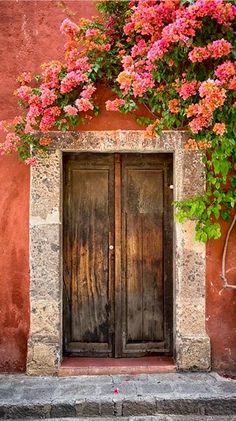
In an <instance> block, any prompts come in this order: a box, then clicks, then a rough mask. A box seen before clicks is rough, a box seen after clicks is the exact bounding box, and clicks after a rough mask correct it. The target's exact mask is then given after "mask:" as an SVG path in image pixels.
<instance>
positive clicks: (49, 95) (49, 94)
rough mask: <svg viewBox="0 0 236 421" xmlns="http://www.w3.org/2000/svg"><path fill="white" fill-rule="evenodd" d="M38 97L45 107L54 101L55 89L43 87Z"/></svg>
mask: <svg viewBox="0 0 236 421" xmlns="http://www.w3.org/2000/svg"><path fill="white" fill-rule="evenodd" d="M40 99H41V103H42V107H44V108H45V107H48V106H49V105H52V104H53V103H54V102H55V101H56V99H57V95H56V93H55V91H53V90H51V89H48V88H44V89H43V90H42V93H41V97H40Z"/></svg>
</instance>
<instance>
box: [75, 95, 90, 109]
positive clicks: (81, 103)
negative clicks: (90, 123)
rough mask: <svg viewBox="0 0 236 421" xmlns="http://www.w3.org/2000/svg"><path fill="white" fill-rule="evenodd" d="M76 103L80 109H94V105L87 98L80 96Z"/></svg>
mask: <svg viewBox="0 0 236 421" xmlns="http://www.w3.org/2000/svg"><path fill="white" fill-rule="evenodd" d="M75 105H76V107H77V108H78V110H79V111H85V112H86V111H89V110H93V109H94V105H93V104H92V103H91V102H90V101H89V99H87V98H79V99H77V100H76V101H75Z"/></svg>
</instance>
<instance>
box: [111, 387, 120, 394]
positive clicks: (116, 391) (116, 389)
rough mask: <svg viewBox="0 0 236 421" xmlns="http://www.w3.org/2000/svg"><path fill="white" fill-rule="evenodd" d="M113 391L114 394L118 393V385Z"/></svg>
mask: <svg viewBox="0 0 236 421" xmlns="http://www.w3.org/2000/svg"><path fill="white" fill-rule="evenodd" d="M113 393H114V394H115V395H118V394H119V393H120V389H119V388H118V387H116V388H115V389H114V390H113Z"/></svg>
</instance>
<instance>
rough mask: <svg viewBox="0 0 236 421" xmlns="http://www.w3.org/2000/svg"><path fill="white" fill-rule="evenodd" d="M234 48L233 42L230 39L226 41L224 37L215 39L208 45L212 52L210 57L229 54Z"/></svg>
mask: <svg viewBox="0 0 236 421" xmlns="http://www.w3.org/2000/svg"><path fill="white" fill-rule="evenodd" d="M232 48H233V46H232V44H231V43H230V42H229V41H226V40H225V39H224V38H222V39H219V40H216V41H213V42H212V43H211V44H208V46H207V50H208V51H209V53H210V57H213V58H220V57H223V56H227V55H228V54H229V53H230V52H231V50H232Z"/></svg>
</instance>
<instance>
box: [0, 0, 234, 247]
mask: <svg viewBox="0 0 236 421" xmlns="http://www.w3.org/2000/svg"><path fill="white" fill-rule="evenodd" d="M97 6H98V10H99V12H100V14H99V16H98V17H96V18H93V19H91V20H89V19H83V18H82V19H80V20H79V22H77V23H75V22H72V21H71V20H69V19H65V20H64V21H63V23H62V25H61V32H62V33H63V34H64V35H65V36H66V38H67V41H66V45H65V59H64V61H63V62H60V61H51V62H50V63H46V64H43V65H42V71H41V73H40V74H39V75H34V76H32V75H31V74H29V73H27V72H25V73H23V74H22V75H21V76H20V77H19V78H18V82H19V84H20V86H19V88H18V89H17V90H16V91H15V95H16V97H17V98H18V100H19V105H20V106H21V107H22V114H21V116H20V117H17V118H15V119H14V120H13V122H11V123H6V122H5V123H4V122H2V123H1V128H2V129H3V130H4V131H5V132H6V133H5V139H4V140H3V142H2V143H1V146H0V153H1V154H6V153H11V152H16V151H17V152H18V153H19V157H20V159H22V160H24V161H25V162H26V164H30V165H35V164H36V163H37V158H36V155H38V154H44V153H46V150H47V148H48V146H49V145H50V144H51V142H52V139H51V138H50V136H49V135H48V134H47V133H48V132H49V131H51V130H60V131H66V130H70V129H72V128H73V127H77V126H79V125H80V124H83V123H84V122H85V121H86V120H87V119H90V118H91V116H92V115H93V114H94V115H97V114H98V113H99V107H98V104H96V89H97V86H98V84H100V83H103V84H104V83H105V84H107V85H109V86H110V87H111V89H112V90H113V93H114V99H112V100H109V101H107V102H106V108H107V110H110V111H111V112H112V111H120V112H123V113H126V112H133V111H135V110H136V109H137V108H138V107H139V106H140V104H142V105H144V106H145V107H146V108H147V109H148V110H149V115H150V117H148V118H147V117H139V118H138V122H139V123H140V124H142V125H144V126H147V127H146V134H147V136H153V135H155V134H160V133H161V131H162V130H163V129H174V130H178V129H185V130H186V131H187V133H188V135H189V136H188V140H187V142H186V145H185V149H186V151H185V153H192V152H191V151H192V150H200V152H201V153H202V160H203V162H204V165H205V169H206V182H207V183H206V185H207V187H206V191H205V193H204V194H203V195H202V196H199V197H193V198H191V199H189V200H184V201H179V202H176V203H175V206H176V208H177V217H178V219H179V220H180V221H184V220H185V219H186V218H190V219H192V218H194V219H195V220H196V222H197V223H196V239H197V240H200V241H204V242H205V241H207V240H208V239H209V238H219V237H220V235H221V228H220V223H219V219H220V218H223V219H224V220H229V219H230V215H231V211H232V209H233V208H234V207H235V203H236V175H235V168H236V140H235V136H236V61H235V58H236V43H235V32H234V30H235V21H236V19H235V17H236V5H235V1H234V0H231V1H230V0H225V1H224V0H196V1H193V0H192V1H191V0H182V1H181V0H139V1H135V0H132V1H130V2H128V1H99V2H98V5H97ZM38 131H40V132H42V133H43V135H42V136H40V137H38V136H37V135H36V132H38Z"/></svg>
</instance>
